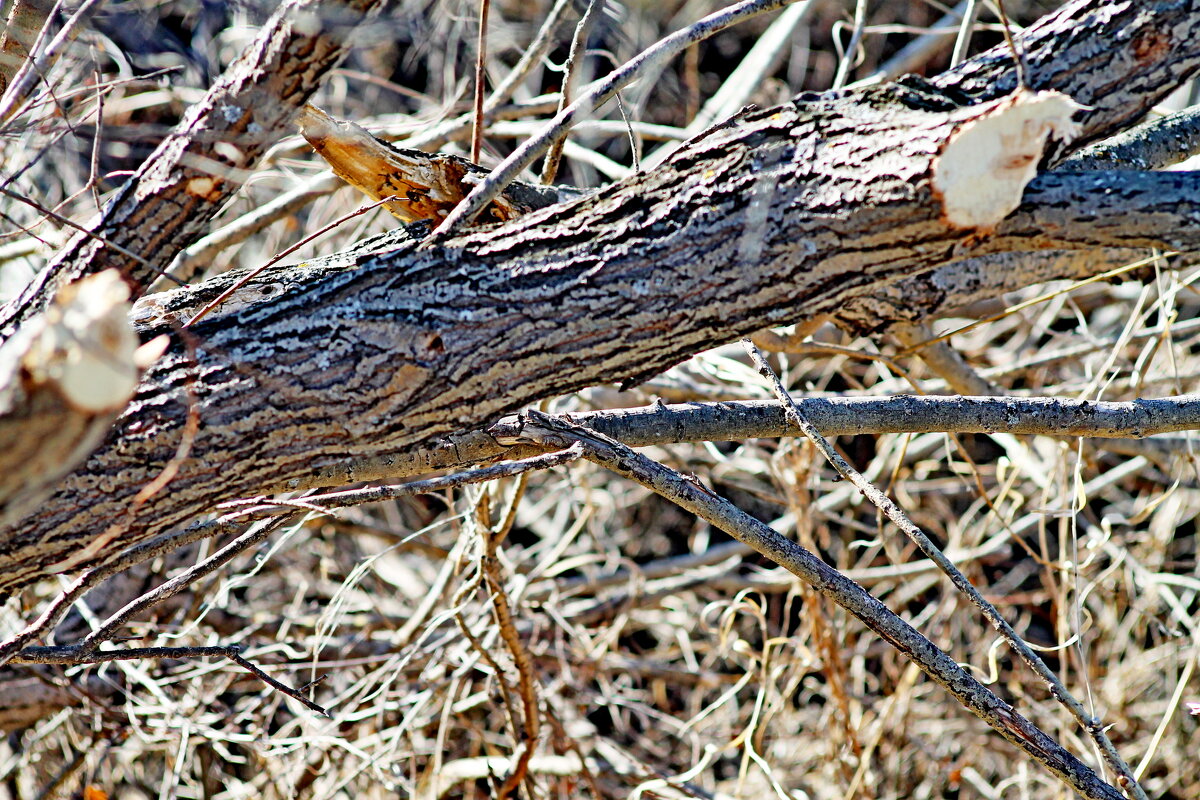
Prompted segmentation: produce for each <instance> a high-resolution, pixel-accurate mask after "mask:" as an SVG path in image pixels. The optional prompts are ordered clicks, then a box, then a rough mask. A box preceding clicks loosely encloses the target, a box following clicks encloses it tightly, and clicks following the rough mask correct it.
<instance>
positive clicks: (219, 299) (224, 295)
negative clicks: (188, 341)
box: [183, 197, 391, 328]
mask: <svg viewBox="0 0 1200 800" xmlns="http://www.w3.org/2000/svg"><path fill="white" fill-rule="evenodd" d="M390 199H391V198H387V197H385V198H384V199H382V200H378V201H376V202H374V203H368V204H366V205H365V206H362V207H360V208H358V209H357V210H355V211H351V212H350V213H349V214H345V215H343V216H341V217H338V218H337V219H335V220H334V221H333V222H331V223H329V224H328V225H326V226H325V227H323V228H321V229H320V230H318V231H315V232H313V233H311V234H309V235H308V236H305V237H304V238H303V239H301V240H300V241H298V242H296V243H295V244H293V245H292V246H291V247H288V248H286V249H284V250H282V251H281V252H279V253H278V254H276V255H275V257H274V258H272V259H270V260H269V261H267V262H266V263H265V264H262V265H261V266H258V267H255V268H254V269H252V270H250V271H249V272H247V273H246V274H245V275H243V276H242V277H241V278H239V279H238V280H237V282H236V283H234V284H233V285H232V286H230V287H229V288H228V289H226V290H225V291H223V292H221V293H220V294H219V295H217V296H216V297H215V298H213V300H212V301H211V302H210V303H208V304H207V305H206V306H204V308H202V309H200V310H199V311H197V312H196V316H194V317H192V318H191V319H190V320H188V321H187V322H186V323H184V326H183V327H185V328H190V327H192V326H193V325H195V324H196V323H197V322H199V321H200V320H201V319H203V318H204V317H205V316H206V315H207V314H208V313H209V312H210V311H212V310H213V309H214V308H217V307H218V306H220V305H221V304H222V303H224V302H225V301H226V300H228V299H229V297H230V296H231V295H232V294H233V293H234V292H236V291H237V290H238V289H240V288H242V287H243V286H245V285H246V284H247V283H249V282H250V281H252V280H253V279H254V278H255V276H257V275H259V274H261V273H262V272H263V271H264V270H266V269H267V268H268V267H270V266H271V265H272V264H276V263H278V262H279V261H280V260H282V259H284V258H287V256H289V255H291V254H292V253H294V252H296V251H297V250H299V249H300V248H301V247H303V246H304V245H306V244H308V243H309V242H311V241H312V240H313V239H316V238H317V237H318V236H321V235H323V234H325V233H327V232H329V231H331V230H333V229H334V228H336V227H337V226H338V225H341V224H342V223H343V222H347V221H349V220H351V219H354V218H355V217H357V216H359V215H361V214H365V213H367V212H368V211H371V210H372V209H375V208H379V207H380V206H382V205H383V204H384V203H387V202H388V201H389V200H390Z"/></svg>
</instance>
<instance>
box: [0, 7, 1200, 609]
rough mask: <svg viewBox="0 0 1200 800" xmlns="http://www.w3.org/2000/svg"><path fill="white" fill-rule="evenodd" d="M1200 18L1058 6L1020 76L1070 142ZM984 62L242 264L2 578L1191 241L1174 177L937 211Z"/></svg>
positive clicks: (1074, 181) (749, 117)
mask: <svg viewBox="0 0 1200 800" xmlns="http://www.w3.org/2000/svg"><path fill="white" fill-rule="evenodd" d="M1197 27H1200V4H1197V3H1195V2H1192V3H1180V2H1173V3H1168V2H1159V3H1100V2H1076V3H1072V4H1070V5H1069V6H1068V7H1067V8H1065V9H1064V10H1063V11H1062V12H1060V13H1059V14H1057V15H1055V17H1054V18H1052V19H1051V20H1050V21H1047V22H1043V23H1040V24H1039V25H1037V26H1034V28H1032V29H1031V32H1030V35H1029V36H1028V37H1027V38H1026V39H1025V40H1024V41H1023V43H1022V47H1023V48H1024V49H1025V50H1026V51H1027V52H1028V54H1029V58H1030V62H1031V64H1032V65H1033V68H1034V80H1035V84H1036V85H1038V86H1049V87H1052V88H1055V89H1058V90H1059V91H1062V92H1065V93H1066V94H1068V95H1071V96H1073V97H1076V98H1079V99H1081V100H1083V102H1089V100H1090V101H1092V102H1094V103H1095V108H1093V109H1092V110H1090V111H1087V112H1084V113H1082V114H1081V115H1080V116H1081V118H1082V124H1083V128H1084V136H1085V138H1086V137H1092V136H1099V135H1102V134H1104V133H1107V132H1111V131H1112V130H1114V129H1116V128H1118V127H1120V126H1123V125H1128V124H1131V123H1132V122H1133V121H1134V120H1135V119H1136V118H1138V117H1139V116H1140V115H1141V113H1142V112H1143V111H1144V110H1145V108H1148V107H1149V106H1150V105H1152V104H1153V103H1154V102H1156V101H1157V100H1158V99H1160V98H1161V97H1162V96H1164V95H1165V94H1166V93H1167V92H1169V91H1170V90H1171V88H1172V87H1173V86H1175V85H1176V84H1177V83H1178V82H1179V81H1180V80H1182V79H1183V78H1184V77H1186V75H1188V74H1190V73H1191V72H1192V71H1194V70H1195V69H1196V68H1197V66H1198V65H1200V48H1198V47H1197V45H1196V44H1195V43H1196V42H1197V41H1200V36H1196V35H1195V29H1196V28H1197ZM1151 34H1153V35H1151ZM1147 37H1150V38H1149V39H1148V38H1147ZM1147 41H1150V42H1151V43H1159V42H1167V43H1171V46H1170V47H1158V46H1152V47H1148V46H1146V42H1147ZM1098 54H1102V56H1103V63H1101V60H1100V55H1098ZM1006 58H1007V56H1005V55H1004V54H1003V53H992V54H985V55H984V56H982V57H980V59H978V60H976V61H975V62H972V63H970V64H968V65H965V66H964V67H962V68H960V69H959V70H958V71H957V72H955V73H953V74H951V75H949V76H945V77H942V78H939V79H938V81H937V82H936V83H934V84H928V83H925V82H923V81H919V80H909V81H906V82H904V83H901V84H896V85H892V86H888V87H881V88H876V89H870V90H867V91H863V92H856V93H838V94H830V95H825V96H819V97H818V96H813V97H802V98H800V99H799V100H798V101H797V102H796V103H794V104H789V105H785V106H782V107H779V108H776V109H769V110H765V111H753V112H750V113H747V114H744V115H740V116H739V117H738V118H737V119H735V120H732V121H730V122H729V123H728V124H726V125H724V126H722V127H720V128H718V129H715V130H712V131H709V132H707V133H706V134H704V135H703V136H701V137H699V138H698V139H696V140H695V141H693V142H691V143H689V144H688V145H686V146H685V147H684V148H682V149H681V150H680V151H679V152H678V153H677V154H675V155H674V156H673V157H672V158H671V159H670V161H669V162H668V163H666V164H664V165H663V166H662V167H661V168H659V169H656V170H654V171H652V172H650V173H648V174H645V175H640V176H636V177H635V178H632V179H630V180H628V181H625V182H623V183H621V184H618V185H616V186H613V187H610V188H608V189H605V190H604V191H602V192H600V193H599V194H597V195H594V196H592V197H589V198H586V199H583V200H581V201H577V202H574V203H571V204H569V205H564V206H556V207H553V208H550V209H546V210H544V211H540V212H535V213H534V214H531V215H529V216H527V217H524V218H521V219H519V220H516V221H515V222H512V223H509V224H506V225H504V226H502V227H492V228H485V229H481V230H478V231H474V232H471V233H469V234H466V235H462V236H458V237H456V238H453V239H451V240H449V241H447V242H445V243H443V244H440V245H438V246H432V247H431V246H421V245H419V244H418V243H417V241H415V240H413V239H407V240H406V236H405V234H404V233H403V232H401V233H398V234H396V235H395V236H393V237H391V238H390V239H389V240H388V243H387V245H388V248H389V249H388V250H387V252H384V253H382V254H378V255H368V254H365V253H363V254H358V255H354V256H352V257H349V258H348V259H344V260H343V261H342V262H341V263H339V262H337V261H334V262H330V263H326V264H323V265H315V266H314V267H311V268H308V269H307V270H306V269H305V268H298V269H285V270H274V271H272V272H270V273H268V274H264V275H263V276H260V277H258V278H257V279H255V281H253V282H252V283H251V284H249V285H247V286H246V287H244V289H243V290H241V292H240V293H239V295H238V296H237V297H238V299H237V300H236V301H234V302H231V303H228V304H227V305H226V307H225V308H224V309H222V310H221V311H218V312H217V313H216V314H214V315H211V316H209V317H207V318H205V320H204V321H203V322H201V323H200V324H198V325H197V326H196V327H195V328H193V329H190V333H189V334H188V336H186V337H184V338H183V339H177V340H176V343H175V345H174V346H173V348H172V350H171V351H170V352H169V353H168V355H167V356H166V357H165V358H164V359H162V360H161V361H160V362H159V363H158V364H157V365H156V366H155V367H154V368H153V369H152V370H151V372H150V373H149V374H148V375H147V378H146V380H145V381H144V382H143V384H142V387H141V389H140V390H139V393H138V395H137V397H135V399H134V401H133V402H132V403H131V405H130V406H129V408H128V409H127V410H126V412H125V414H124V415H123V416H122V417H121V419H120V420H119V421H118V422H117V424H116V426H115V427H114V429H113V431H112V432H111V434H110V436H109V439H108V442H107V443H106V444H105V445H104V447H102V448H101V450H100V451H98V452H97V453H96V454H95V455H94V456H93V457H92V458H91V459H90V460H89V461H88V462H87V463H86V464H85V465H84V466H83V467H82V468H80V469H79V470H77V471H76V472H75V473H74V474H73V475H71V476H69V477H68V478H67V479H66V480H65V481H63V482H62V484H60V487H59V490H58V492H57V494H56V496H55V497H53V498H51V500H49V501H48V502H47V503H46V504H45V506H44V508H43V509H42V512H41V513H40V514H39V515H38V516H37V517H36V518H31V519H28V520H26V521H25V522H24V523H23V524H20V525H16V526H13V527H11V528H8V529H6V530H2V531H0V589H5V590H11V589H14V588H16V587H19V586H22V585H26V584H28V583H30V582H31V581H34V580H37V579H39V578H42V577H44V576H46V575H47V574H51V573H54V572H61V571H65V570H70V569H74V568H77V567H80V566H83V565H85V564H88V563H94V562H95V561H96V560H97V559H99V558H103V557H104V556H106V555H110V554H112V553H113V552H115V551H117V550H119V549H120V548H121V547H123V546H125V545H128V544H132V543H134V542H137V541H141V540H143V539H145V538H146V537H148V536H150V535H153V534H155V533H158V532H161V531H163V530H165V529H169V528H171V527H173V526H176V525H178V524H180V523H183V522H185V521H186V520H188V519H189V518H192V517H194V516H195V515H197V514H199V513H203V512H205V511H206V510H208V509H210V508H211V507H212V505H213V503H215V502H217V501H220V500H223V499H227V498H229V497H231V496H236V495H241V494H250V493H255V492H258V491H261V490H262V489H263V488H265V487H271V486H277V485H278V484H279V483H280V482H281V481H285V480H287V479H288V478H291V477H296V478H302V479H305V478H309V477H311V476H312V475H313V474H314V473H315V472H318V471H319V470H321V469H322V468H323V467H328V466H331V465H335V464H340V463H344V461H345V459H347V458H351V457H375V456H381V455H386V454H388V453H394V452H411V451H413V450H415V449H417V448H420V447H425V446H428V445H430V444H431V443H433V442H435V441H436V440H437V439H438V438H439V437H441V436H444V435H446V434H449V433H451V432H452V431H455V430H461V429H463V428H465V427H470V426H478V425H482V424H484V423H486V422H488V421H489V420H493V419H495V418H496V417H497V416H499V415H501V414H504V413H506V412H509V411H512V410H515V409H517V408H519V407H520V406H522V405H523V404H525V403H528V402H531V401H535V400H537V399H539V398H543V397H547V396H552V395H555V394H560V393H562V392H567V391H571V390H574V389H578V388H581V387H584V386H587V385H593V384H596V383H599V382H604V381H612V380H623V381H637V380H640V379H644V378H647V377H649V376H652V375H654V374H656V373H657V372H659V371H661V370H662V369H664V368H666V367H668V366H670V365H672V364H674V363H677V362H679V361H680V360H682V359H684V358H686V357H688V356H689V355H691V354H692V353H694V352H696V351H698V350H701V349H703V348H706V347H709V346H712V345H715V344H718V343H720V342H725V341H729V340H730V339H732V338H734V337H737V336H739V335H742V334H745V333H748V332H750V331H753V330H756V329H758V328H760V327H762V326H764V325H768V324H772V323H779V322H791V321H795V320H796V319H803V318H805V317H808V316H810V315H816V314H825V313H830V312H833V311H836V310H837V309H839V308H840V307H842V306H843V305H845V304H846V303H847V302H848V301H849V300H850V299H851V298H853V297H856V296H860V295H863V294H864V293H868V292H873V291H877V290H878V289H880V288H881V287H885V286H887V285H889V284H890V283H893V282H895V281H897V280H900V279H903V278H905V277H909V276H913V275H916V274H921V273H922V272H923V271H929V270H932V269H934V268H935V267H938V266H939V265H943V264H946V263H949V262H952V261H956V260H961V259H963V258H966V257H970V256H977V255H986V254H989V253H998V252H1006V251H1012V250H1021V251H1036V250H1044V249H1064V248H1074V247H1097V246H1106V247H1111V246H1120V247H1145V246H1151V245H1157V246H1168V247H1193V246H1194V245H1195V243H1196V242H1195V239H1196V237H1197V236H1200V234H1197V233H1196V231H1197V226H1196V225H1195V218H1196V213H1197V203H1196V201H1195V199H1194V198H1195V197H1197V196H1198V195H1197V193H1196V191H1195V190H1196V188H1197V186H1196V178H1195V176H1190V175H1174V176H1162V175H1135V176H1133V177H1135V178H1136V181H1135V182H1134V183H1128V181H1130V179H1131V176H1130V174H1128V173H1124V174H1119V175H1117V174H1112V173H1088V174H1086V175H1073V174H1064V175H1047V176H1043V177H1042V178H1039V179H1038V181H1037V182H1035V184H1034V185H1033V186H1031V188H1030V191H1029V192H1028V193H1027V195H1026V203H1025V205H1024V206H1023V207H1022V208H1021V209H1020V210H1019V211H1018V212H1017V213H1016V214H1014V215H1013V216H1012V218H1011V219H1009V220H1007V221H1006V222H1004V223H1003V224H1002V225H1000V226H999V227H998V228H997V229H996V230H995V231H987V230H971V229H962V228H957V227H955V226H953V225H951V224H949V223H947V222H946V221H945V220H944V219H943V208H942V205H941V201H940V198H939V196H938V194H937V192H935V191H934V188H933V186H932V176H933V173H934V171H935V170H936V166H937V159H938V156H939V154H940V153H941V151H942V148H943V147H944V146H945V143H946V141H947V140H948V139H950V138H951V137H952V136H954V135H955V134H956V132H958V131H959V130H960V129H961V128H962V127H963V125H964V124H965V123H967V122H969V121H970V120H972V119H974V118H975V117H977V116H978V114H979V111H978V109H977V108H972V107H966V106H964V104H965V103H967V102H968V101H969V100H970V99H972V98H974V97H976V96H981V95H984V94H987V93H989V92H990V93H992V94H995V93H997V92H1001V91H1003V89H1004V81H1005V80H1009V81H1010V83H1009V85H1011V77H1009V78H1005V75H1006V73H1005V72H1004V70H1005V66H1004V65H1005V59H1006ZM1106 92H1107V94H1106ZM1122 94H1123V95H1124V99H1123V100H1121V101H1120V102H1110V98H1111V97H1112V96H1116V95H1122ZM1131 186H1132V187H1134V188H1133V189H1132V190H1131V189H1129V187H1131ZM1114 188H1116V189H1117V191H1114ZM420 232H421V231H420V230H419V229H414V231H413V233H420ZM346 261H349V262H350V263H349V264H347V263H346ZM222 280H225V281H228V280H229V279H228V278H223V279H222ZM223 285H227V283H226V284H223ZM215 287H216V284H214V285H212V286H203V287H200V288H199V289H197V290H195V292H194V293H193V294H189V295H184V294H175V295H172V296H167V297H164V298H148V299H147V302H146V303H144V304H143V306H142V307H141V309H140V310H141V313H142V315H143V319H144V320H146V324H145V328H144V331H143V332H144V334H145V335H147V336H148V335H151V334H155V333H159V332H161V331H163V330H165V329H166V327H167V326H166V325H165V324H164V321H163V320H162V319H159V316H160V315H161V316H162V317H165V318H167V319H169V318H170V316H171V315H172V313H175V314H180V315H181V317H182V319H187V318H188V317H189V316H190V314H189V313H188V312H187V309H192V310H193V311H194V309H195V308H196V307H197V300H196V298H197V297H199V296H205V297H208V298H211V297H213V296H215V294H216V292H215ZM172 308H174V311H172ZM156 319H159V321H158V322H157V323H156V322H155V320H156ZM189 381H191V382H192V386H193V390H194V393H195V403H196V404H197V410H198V411H199V413H200V416H201V419H202V427H201V430H200V434H199V436H198V438H197V440H196V442H195V444H194V446H193V448H192V449H191V452H190V455H189V457H188V458H187V459H186V461H185V462H184V463H183V465H182V467H181V469H180V471H179V474H178V475H177V477H176V478H175V479H174V481H173V482H172V483H171V485H170V486H169V487H168V489H166V490H164V491H162V492H159V493H158V494H156V495H155V496H154V497H152V498H151V499H150V500H148V501H147V502H146V503H145V504H144V505H142V506H141V507H140V508H139V510H138V511H137V513H136V515H135V516H133V517H132V518H129V517H127V516H125V512H126V511H127V509H128V508H129V503H130V499H131V497H132V496H133V495H134V494H135V493H136V492H137V491H138V490H139V489H140V488H141V487H142V486H144V485H145V484H146V483H147V482H149V481H150V480H152V479H153V478H154V477H155V476H156V475H157V474H158V473H159V471H160V470H161V469H162V468H163V466H164V465H165V464H166V463H167V462H168V460H169V459H170V457H171V456H172V455H173V454H174V452H175V448H176V446H177V443H178V441H179V436H180V430H181V427H182V424H183V421H184V417H185V413H186V408H187V406H188V404H189V402H191V401H189V399H188V397H187V391H186V386H187V385H188V382H189ZM330 481H331V482H337V479H336V477H331V478H330Z"/></svg>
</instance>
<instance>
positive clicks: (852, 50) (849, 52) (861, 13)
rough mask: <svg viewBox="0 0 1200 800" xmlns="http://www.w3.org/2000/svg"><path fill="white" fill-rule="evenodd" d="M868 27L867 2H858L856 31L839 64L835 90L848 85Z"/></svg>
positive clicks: (855, 14)
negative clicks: (864, 30) (847, 80)
mask: <svg viewBox="0 0 1200 800" xmlns="http://www.w3.org/2000/svg"><path fill="white" fill-rule="evenodd" d="M866 26H867V0H858V2H857V3H856V4H855V6H854V31H853V32H852V33H851V34H850V43H849V44H847V45H846V52H844V53H842V58H841V60H840V61H839V62H838V69H837V75H835V76H834V78H833V87H832V88H834V89H841V88H842V87H843V86H845V85H846V79H847V78H849V77H850V70H851V69H853V68H854V57H855V56H856V55H857V54H858V43H859V42H861V41H862V37H863V29H864V28H866Z"/></svg>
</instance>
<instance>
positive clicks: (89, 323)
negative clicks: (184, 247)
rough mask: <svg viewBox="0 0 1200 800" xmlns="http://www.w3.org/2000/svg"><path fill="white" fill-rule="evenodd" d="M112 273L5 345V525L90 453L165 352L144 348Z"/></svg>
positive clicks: (75, 288)
mask: <svg viewBox="0 0 1200 800" xmlns="http://www.w3.org/2000/svg"><path fill="white" fill-rule="evenodd" d="M128 301H129V289H128V287H127V286H126V285H125V284H124V283H123V282H122V281H121V278H120V276H119V275H118V274H117V273H116V271H115V270H108V271H106V272H101V273H99V274H97V275H92V276H89V277H87V278H84V279H83V280H82V281H79V282H78V283H76V284H72V285H71V286H68V287H67V288H66V289H65V290H64V291H62V292H61V293H60V294H59V297H58V298H57V299H56V301H55V302H54V303H53V304H52V305H51V306H50V307H49V308H48V309H46V311H45V312H44V313H42V314H41V315H39V316H38V317H35V318H34V319H32V320H30V321H29V322H27V323H26V324H25V326H24V327H23V328H22V329H21V330H20V332H19V333H18V334H17V335H16V336H14V337H12V338H11V339H9V340H8V341H7V342H4V343H3V344H2V345H0V441H2V442H4V446H3V447H0V520H4V521H6V522H12V521H14V520H16V519H19V518H20V517H21V516H22V515H24V514H26V513H28V512H29V511H30V510H32V509H33V507H34V506H35V504H36V503H37V502H38V501H40V500H41V499H43V497H44V496H45V494H46V493H47V490H48V488H49V487H50V486H51V485H52V484H53V483H54V482H55V481H57V480H58V479H59V478H61V477H62V476H63V475H66V474H67V473H68V472H69V471H70V470H71V469H72V468H74V467H75V466H76V465H78V464H79V462H81V461H82V460H83V459H84V458H85V457H86V456H87V455H88V453H90V452H91V451H92V449H93V448H95V446H96V445H97V444H99V443H100V439H101V438H102V437H103V436H104V434H105V432H107V431H108V428H109V426H110V425H111V424H112V421H113V420H114V419H116V416H117V414H118V413H119V412H120V411H121V409H123V408H124V407H125V404H126V403H128V402H129V399H130V398H131V397H133V392H134V389H135V388H137V382H138V378H139V376H140V371H141V370H140V368H142V367H145V366H147V365H148V364H149V363H150V362H152V361H153V360H154V359H155V358H157V357H158V356H159V355H160V354H161V353H162V351H163V350H164V349H165V348H166V346H167V340H166V337H160V338H159V339H157V340H155V341H154V342H150V343H148V344H146V345H143V346H141V347H139V346H138V341H137V338H136V337H135V335H134V332H133V328H132V326H131V325H130V324H129V318H128V315H129V302H128Z"/></svg>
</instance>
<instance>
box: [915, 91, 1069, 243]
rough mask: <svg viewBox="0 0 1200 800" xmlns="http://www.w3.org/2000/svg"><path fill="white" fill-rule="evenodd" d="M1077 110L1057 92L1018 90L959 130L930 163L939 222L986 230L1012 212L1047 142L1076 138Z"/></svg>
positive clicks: (978, 111)
mask: <svg viewBox="0 0 1200 800" xmlns="http://www.w3.org/2000/svg"><path fill="white" fill-rule="evenodd" d="M1082 108H1083V107H1082V106H1080V105H1079V104H1078V103H1076V102H1075V101H1073V100H1072V99H1071V98H1070V97H1067V96H1066V95H1065V94H1063V93H1061V92H1053V91H1046V92H1031V91H1029V90H1027V89H1018V90H1017V91H1016V92H1014V93H1013V94H1011V95H1009V96H1008V97H1005V98H1003V99H1001V100H997V101H994V102H992V103H988V104H987V105H985V106H984V107H983V108H982V109H972V113H971V116H970V117H969V118H968V119H967V121H965V122H964V123H962V124H961V125H959V126H958V127H957V128H956V129H955V131H954V133H953V134H952V135H951V136H950V138H949V139H948V140H947V141H946V143H945V145H944V146H943V147H942V150H941V153H940V154H939V155H938V156H937V158H935V159H934V163H933V187H934V190H935V192H936V193H937V195H938V199H939V200H940V201H941V204H942V212H943V218H944V219H945V221H946V222H948V223H950V225H952V226H954V227H956V228H979V229H984V230H990V229H992V228H994V227H995V226H996V225H997V224H998V223H999V222H1000V220H1002V219H1004V218H1005V217H1007V216H1008V215H1009V214H1011V213H1012V212H1013V211H1015V210H1016V209H1017V206H1019V205H1020V203H1021V194H1022V192H1024V191H1025V186H1026V185H1027V184H1028V183H1029V182H1030V181H1031V180H1033V178H1034V176H1035V175H1036V174H1037V169H1038V163H1039V162H1040V161H1041V158H1042V153H1043V151H1044V150H1045V147H1046V143H1047V141H1048V140H1049V139H1051V138H1055V139H1058V140H1060V141H1064V142H1068V141H1070V140H1071V139H1073V138H1074V137H1075V136H1076V135H1077V134H1078V132H1079V126H1078V125H1077V124H1076V123H1075V122H1073V121H1072V119H1071V117H1072V115H1073V114H1074V113H1075V112H1076V111H1079V110H1082Z"/></svg>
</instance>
